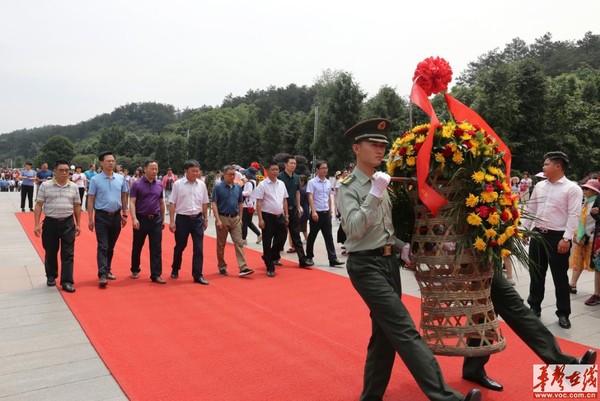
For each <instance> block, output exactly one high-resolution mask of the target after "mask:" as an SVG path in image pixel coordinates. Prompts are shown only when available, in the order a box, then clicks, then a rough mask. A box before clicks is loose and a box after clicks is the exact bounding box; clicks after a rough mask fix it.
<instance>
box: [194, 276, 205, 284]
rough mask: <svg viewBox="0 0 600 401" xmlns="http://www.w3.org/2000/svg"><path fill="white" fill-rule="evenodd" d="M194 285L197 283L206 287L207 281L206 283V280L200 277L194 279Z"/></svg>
mask: <svg viewBox="0 0 600 401" xmlns="http://www.w3.org/2000/svg"><path fill="white" fill-rule="evenodd" d="M194 283H198V284H202V285H208V281H206V279H205V278H204V277H202V276H200V277H194Z"/></svg>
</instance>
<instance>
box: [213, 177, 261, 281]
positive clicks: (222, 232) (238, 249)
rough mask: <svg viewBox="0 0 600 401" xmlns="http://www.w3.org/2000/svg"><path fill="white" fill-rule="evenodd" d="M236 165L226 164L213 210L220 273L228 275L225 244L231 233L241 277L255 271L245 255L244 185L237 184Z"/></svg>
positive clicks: (217, 189) (216, 189)
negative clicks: (243, 235) (243, 238)
mask: <svg viewBox="0 0 600 401" xmlns="http://www.w3.org/2000/svg"><path fill="white" fill-rule="evenodd" d="M235 175H236V174H235V167H234V166H225V167H224V168H223V180H222V181H221V183H220V184H219V185H217V186H216V187H214V189H213V193H212V210H213V214H214V215H215V226H216V228H217V260H218V263H219V273H221V275H223V276H226V275H227V263H226V262H225V257H224V254H225V245H226V244H227V233H229V235H231V240H232V241H233V246H234V247H235V256H236V259H237V263H238V267H239V269H240V273H239V275H240V277H241V276H247V275H248V274H252V273H254V270H252V269H250V268H249V267H248V265H247V264H246V257H245V255H244V244H243V242H242V211H243V209H242V202H243V201H244V197H243V196H242V187H240V186H239V185H238V184H235V183H234V182H233V181H234V179H235Z"/></svg>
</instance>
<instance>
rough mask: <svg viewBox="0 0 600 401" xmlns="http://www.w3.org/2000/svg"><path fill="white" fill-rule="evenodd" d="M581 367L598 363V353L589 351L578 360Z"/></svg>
mask: <svg viewBox="0 0 600 401" xmlns="http://www.w3.org/2000/svg"><path fill="white" fill-rule="evenodd" d="M577 363H578V364H580V365H593V364H595V363H596V351H595V350H593V349H588V350H587V351H586V352H585V354H583V356H582V357H581V358H579V359H578V360H577Z"/></svg>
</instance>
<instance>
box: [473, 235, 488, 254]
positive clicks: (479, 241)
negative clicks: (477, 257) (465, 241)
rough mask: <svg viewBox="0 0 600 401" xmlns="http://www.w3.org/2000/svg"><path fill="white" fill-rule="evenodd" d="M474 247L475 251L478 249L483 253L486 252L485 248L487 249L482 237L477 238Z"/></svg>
mask: <svg viewBox="0 0 600 401" xmlns="http://www.w3.org/2000/svg"><path fill="white" fill-rule="evenodd" d="M473 247H474V248H475V249H477V250H478V251H481V252H483V251H485V247H486V244H485V241H484V240H483V239H481V238H480V237H477V239H476V240H475V242H474V243H473Z"/></svg>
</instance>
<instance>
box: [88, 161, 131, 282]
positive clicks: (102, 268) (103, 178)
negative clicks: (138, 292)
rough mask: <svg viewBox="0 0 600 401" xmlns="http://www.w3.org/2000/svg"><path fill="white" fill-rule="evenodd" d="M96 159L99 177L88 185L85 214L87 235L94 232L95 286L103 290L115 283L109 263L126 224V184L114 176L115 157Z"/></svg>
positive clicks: (121, 177) (122, 179)
mask: <svg viewBox="0 0 600 401" xmlns="http://www.w3.org/2000/svg"><path fill="white" fill-rule="evenodd" d="M98 158H99V159H100V165H101V166H102V173H100V174H98V175H97V176H95V177H94V178H92V180H91V182H90V188H89V190H88V204H87V212H88V219H89V221H88V228H89V229H90V231H94V228H95V229H96V240H97V241H98V250H97V261H98V278H99V282H98V284H99V286H100V288H104V287H106V285H107V284H108V281H107V280H115V279H116V277H115V276H114V275H113V274H112V273H111V263H112V258H113V252H114V249H115V244H116V243H117V239H119V234H121V228H122V227H125V225H126V224H127V214H125V212H127V182H125V178H124V177H123V176H122V175H121V174H116V173H115V172H114V169H115V156H114V155H113V153H112V152H103V153H100V155H99V157H98ZM121 211H122V212H123V214H122V215H121ZM94 217H95V220H94Z"/></svg>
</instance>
